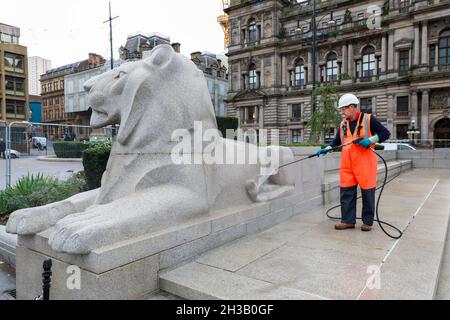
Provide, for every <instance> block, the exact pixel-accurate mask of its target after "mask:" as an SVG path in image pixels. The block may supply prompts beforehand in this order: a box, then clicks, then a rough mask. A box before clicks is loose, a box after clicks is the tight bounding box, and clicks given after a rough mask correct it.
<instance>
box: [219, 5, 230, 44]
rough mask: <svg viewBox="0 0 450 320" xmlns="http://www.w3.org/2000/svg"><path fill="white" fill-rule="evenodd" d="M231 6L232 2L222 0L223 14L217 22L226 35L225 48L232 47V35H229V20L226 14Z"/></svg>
mask: <svg viewBox="0 0 450 320" xmlns="http://www.w3.org/2000/svg"><path fill="white" fill-rule="evenodd" d="M229 6H230V0H221V9H222V10H221V11H222V14H221V15H220V16H218V17H217V22H218V23H219V24H220V26H221V27H222V30H223V33H224V45H225V48H228V47H229V45H230V34H229V26H230V25H229V19H228V14H226V13H225V12H224V10H225V9H226V8H228V7H229Z"/></svg>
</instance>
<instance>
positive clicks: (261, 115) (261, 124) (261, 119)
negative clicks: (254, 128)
mask: <svg viewBox="0 0 450 320" xmlns="http://www.w3.org/2000/svg"><path fill="white" fill-rule="evenodd" d="M258 123H259V128H260V129H263V128H264V102H263V104H262V105H261V106H260V107H259V119H258Z"/></svg>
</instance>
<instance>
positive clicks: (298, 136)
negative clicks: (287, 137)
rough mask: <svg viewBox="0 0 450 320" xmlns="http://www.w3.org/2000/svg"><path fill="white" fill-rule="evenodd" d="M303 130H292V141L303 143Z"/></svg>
mask: <svg viewBox="0 0 450 320" xmlns="http://www.w3.org/2000/svg"><path fill="white" fill-rule="evenodd" d="M302 142H303V141H302V130H300V129H295V130H292V143H302Z"/></svg>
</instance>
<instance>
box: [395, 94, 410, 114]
mask: <svg viewBox="0 0 450 320" xmlns="http://www.w3.org/2000/svg"><path fill="white" fill-rule="evenodd" d="M408 115H409V97H408V96H404V97H397V116H398V117H407V116H408Z"/></svg>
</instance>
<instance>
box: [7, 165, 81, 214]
mask: <svg viewBox="0 0 450 320" xmlns="http://www.w3.org/2000/svg"><path fill="white" fill-rule="evenodd" d="M83 191H86V183H85V181H84V177H83V174H82V173H78V174H76V175H74V176H72V177H70V178H69V179H68V180H66V181H63V182H60V181H58V180H57V179H56V178H52V177H44V176H43V175H42V174H38V175H37V176H34V175H28V176H25V177H22V178H20V179H19V180H18V181H17V183H16V184H15V186H13V187H9V188H7V189H6V190H4V191H0V223H6V221H7V220H8V217H9V214H11V213H12V212H14V211H16V210H19V209H24V208H33V207H39V206H43V205H46V204H49V203H53V202H58V201H61V200H64V199H67V198H70V197H71V196H73V195H75V194H77V193H79V192H83Z"/></svg>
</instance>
